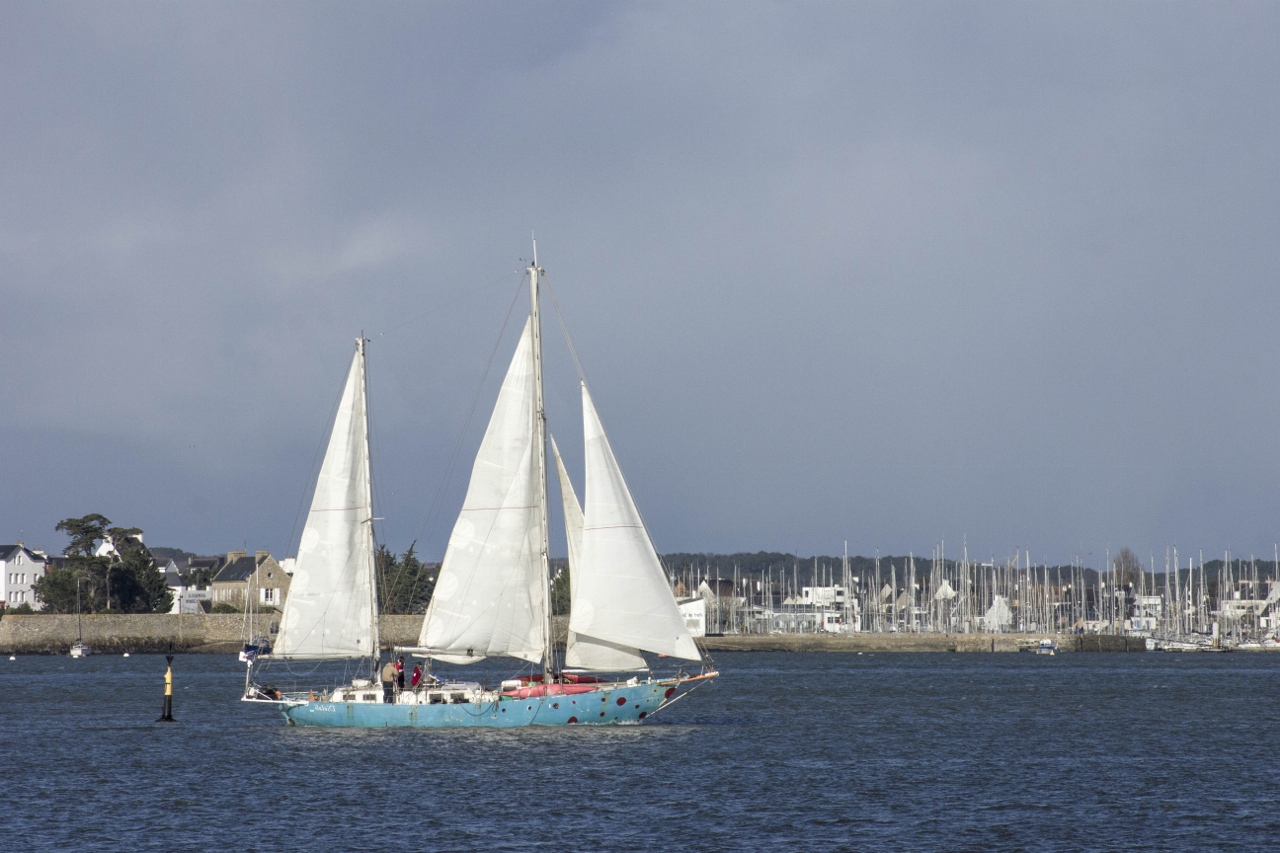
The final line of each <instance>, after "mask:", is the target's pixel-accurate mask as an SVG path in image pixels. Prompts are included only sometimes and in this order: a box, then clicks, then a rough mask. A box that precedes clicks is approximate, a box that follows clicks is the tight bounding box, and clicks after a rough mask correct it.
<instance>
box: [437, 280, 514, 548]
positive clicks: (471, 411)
mask: <svg viewBox="0 0 1280 853" xmlns="http://www.w3.org/2000/svg"><path fill="white" fill-rule="evenodd" d="M523 288H524V278H523V277H521V279H520V284H519V285H518V286H517V287H516V292H515V295H513V296H512V297H511V305H509V306H508V307H507V316H506V317H504V318H503V320H502V328H501V329H499V330H498V337H497V340H495V341H494V342H493V350H492V351H491V352H490V353H489V361H488V362H487V363H486V364H485V366H484V374H483V375H482V376H481V377H480V381H479V382H478V383H476V391H475V394H474V395H473V396H472V398H471V405H470V407H469V408H468V409H467V416H466V418H465V419H464V420H463V423H462V428H461V429H459V430H458V437H457V438H456V439H455V440H454V442H453V450H452V452H451V453H450V455H449V462H448V464H447V465H446V466H445V474H444V478H443V480H441V483H440V485H439V487H437V489H436V494H435V497H434V498H433V499H432V502H431V505H430V507H429V509H428V510H427V514H426V517H425V518H423V519H422V526H421V527H419V528H418V535H417V536H415V537H414V541H415V542H416V541H418V540H420V539H421V538H422V533H423V531H425V530H426V529H427V525H428V524H429V523H430V522H431V520H432V518H433V517H435V515H436V512H437V510H438V509H439V508H440V504H441V503H442V502H443V501H444V493H445V491H446V490H447V489H448V487H449V483H450V482H451V481H452V479H453V471H454V467H455V466H456V465H457V462H458V456H459V454H460V453H461V451H462V442H463V441H464V440H465V439H466V437H467V428H468V427H470V426H471V419H472V417H474V416H475V412H476V406H477V405H478V404H479V402H480V394H481V392H482V391H483V390H484V383H485V380H486V379H488V378H489V371H490V370H491V369H493V360H494V359H495V358H496V357H497V355H498V348H499V347H501V346H502V336H503V334H505V333H506V331H507V324H508V323H510V322H511V312H513V311H514V310H515V307H516V301H517V300H518V299H519V298H520V292H521V290H522V289H523Z"/></svg>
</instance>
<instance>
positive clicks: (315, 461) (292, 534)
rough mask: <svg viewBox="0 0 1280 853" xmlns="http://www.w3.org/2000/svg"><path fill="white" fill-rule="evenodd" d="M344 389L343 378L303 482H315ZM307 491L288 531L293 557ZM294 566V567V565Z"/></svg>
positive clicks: (304, 490) (348, 370) (303, 493)
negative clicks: (291, 527) (321, 456)
mask: <svg viewBox="0 0 1280 853" xmlns="http://www.w3.org/2000/svg"><path fill="white" fill-rule="evenodd" d="M347 372H348V373H350V372H351V367H350V366H349V365H348V367H347ZM346 390H347V383H346V381H345V380H344V381H343V383H342V387H341V388H339V389H338V396H337V398H336V399H335V400H334V401H333V408H332V409H331V410H330V411H329V419H328V421H327V422H326V423H325V431H324V432H323V433H322V434H321V436H320V444H319V446H317V447H316V455H315V456H314V457H313V458H312V460H311V472H310V473H309V474H308V475H307V479H306V481H305V482H307V483H315V481H316V476H317V475H318V474H319V464H320V454H321V452H322V451H324V450H325V449H327V448H328V446H329V442H328V441H327V440H326V439H327V438H328V436H329V434H330V433H332V432H333V424H334V421H336V420H337V418H338V406H340V405H342V395H343V394H344V393H346ZM309 492H310V493H314V492H315V487H314V486H313V487H312V488H311V489H309V490H308V489H306V488H305V487H304V488H303V491H302V497H300V498H299V499H298V511H297V513H295V514H294V516H293V529H291V530H290V531H289V542H288V545H289V546H290V548H291V549H292V550H293V553H294V556H295V557H296V556H297V554H298V546H299V545H300V544H301V543H300V542H299V541H298V538H297V537H298V522H299V521H300V520H301V519H302V507H303V506H304V505H305V504H306V502H307V495H308V493H309ZM308 515H309V513H308ZM285 556H286V557H287V556H288V554H287V552H286V554H285ZM295 568H296V567H295Z"/></svg>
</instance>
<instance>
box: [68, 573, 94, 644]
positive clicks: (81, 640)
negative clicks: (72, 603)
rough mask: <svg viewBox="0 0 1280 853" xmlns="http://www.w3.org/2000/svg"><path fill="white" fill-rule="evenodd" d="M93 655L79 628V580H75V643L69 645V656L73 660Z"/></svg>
mask: <svg viewBox="0 0 1280 853" xmlns="http://www.w3.org/2000/svg"><path fill="white" fill-rule="evenodd" d="M91 654H93V649H91V648H89V644H88V643H86V642H85V641H84V631H82V630H81V628H80V578H76V641H75V642H74V643H72V644H71V651H70V655H71V656H72V657H73V658H85V657H88V656H89V655H91Z"/></svg>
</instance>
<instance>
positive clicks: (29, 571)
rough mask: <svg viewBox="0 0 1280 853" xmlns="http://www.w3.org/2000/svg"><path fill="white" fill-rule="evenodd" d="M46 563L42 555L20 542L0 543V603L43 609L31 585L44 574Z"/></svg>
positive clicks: (7, 605) (6, 605)
mask: <svg viewBox="0 0 1280 853" xmlns="http://www.w3.org/2000/svg"><path fill="white" fill-rule="evenodd" d="M46 563H47V561H46V560H45V558H44V556H43V555H41V554H37V553H36V552H35V551H32V550H31V549H30V548H28V547H27V546H25V545H23V544H22V543H21V542H19V543H18V544H16V545H0V603H3V604H4V606H5V607H20V606H22V605H23V604H29V605H31V606H32V607H33V608H34V609H36V610H42V609H44V603H43V602H41V601H38V600H37V599H36V594H35V591H34V590H33V589H32V587H33V586H34V585H35V582H36V580H37V579H39V578H41V577H43V576H44V572H45V565H46Z"/></svg>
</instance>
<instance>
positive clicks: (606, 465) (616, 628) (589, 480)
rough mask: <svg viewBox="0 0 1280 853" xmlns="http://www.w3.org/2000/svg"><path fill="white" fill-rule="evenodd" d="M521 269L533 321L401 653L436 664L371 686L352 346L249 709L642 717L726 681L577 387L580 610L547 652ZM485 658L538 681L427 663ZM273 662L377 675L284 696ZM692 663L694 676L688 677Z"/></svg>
mask: <svg viewBox="0 0 1280 853" xmlns="http://www.w3.org/2000/svg"><path fill="white" fill-rule="evenodd" d="M526 273H527V275H528V279H529V290H530V314H529V319H528V321H527V322H526V323H525V325H524V330H523V332H522V333H521V336H520V341H519V343H518V344H517V346H516V351H515V354H514V356H513V357H512V360H511V364H510V367H509V368H508V370H507V374H506V377H505V379H504V381H503V383H502V388H501V390H500V391H499V394H498V399H497V402H496V404H495V406H494V409H493V414H492V416H491V418H490V420H489V425H488V428H487V430H486V431H485V435H484V439H483V440H482V441H481V444H480V449H479V451H478V453H477V455H476V460H475V463H474V467H473V468H472V473H471V481H470V484H469V486H468V489H467V495H466V498H465V500H464V501H463V505H462V509H461V511H460V512H459V514H458V518H457V521H456V522H455V524H454V527H453V533H452V535H451V536H450V538H449V543H448V547H447V549H446V551H445V555H444V560H443V562H442V563H441V567H440V573H439V576H438V578H437V581H436V586H435V590H434V594H433V595H432V598H431V601H430V603H429V605H428V607H427V613H426V616H425V617H424V619H423V623H422V630H421V633H420V635H419V638H418V645H416V646H412V647H405V648H398V649H395V650H394V651H395V652H397V653H400V654H411V655H415V656H417V657H420V658H423V659H425V660H426V661H427V667H426V672H425V674H424V676H423V678H422V680H421V683H419V684H418V685H416V686H411V687H410V688H407V689H404V688H397V687H395V686H383V685H379V684H378V678H377V673H378V669H379V663H380V660H379V658H380V654H379V650H380V641H379V637H378V607H377V600H378V597H377V592H376V573H375V571H374V565H375V563H374V553H375V544H374V530H373V523H372V522H373V521H374V520H375V519H374V513H373V496H372V488H371V481H370V471H369V438H368V426H367V425H368V414H367V411H366V405H367V404H366V394H365V387H366V380H365V344H366V343H367V342H366V341H365V340H364V338H360V339H357V341H356V351H355V356H354V357H353V359H352V362H351V366H350V368H349V370H348V372H347V380H346V384H345V386H344V390H343V393H342V397H341V399H340V401H339V403H338V409H337V413H336V415H335V418H334V424H333V430H332V432H331V434H330V439H329V445H328V448H327V450H326V452H325V457H324V461H323V462H322V463H321V467H320V473H319V476H318V477H317V481H316V487H315V493H314V497H313V499H312V504H311V510H310V513H309V514H308V516H307V521H306V524H305V526H304V528H303V532H302V538H301V540H300V542H299V545H298V556H297V562H296V564H295V568H294V573H293V580H292V583H291V586H290V591H289V597H288V598H287V599H286V600H285V603H284V613H283V615H282V617H281V620H280V630H279V633H278V634H277V635H276V641H275V648H274V649H273V650H272V651H271V654H270V655H265V654H262V653H260V652H255V653H252V654H243V655H242V659H245V658H248V659H247V661H246V662H247V663H248V669H247V671H246V675H245V691H244V695H243V697H242V701H245V702H262V703H267V704H271V705H273V706H275V707H276V708H277V709H278V710H279V711H280V712H281V713H282V714H283V715H284V718H285V720H286V721H287V722H288V723H289V724H290V725H300V726H326V727H354V728H386V727H424V728H442V727H455V726H478V727H491V728H509V727H516V726H527V725H574V724H615V723H636V722H639V721H641V720H645V719H647V718H648V717H650V716H652V715H653V714H654V713H655V712H657V711H660V710H662V709H663V708H665V707H666V706H668V705H670V704H671V703H672V702H674V701H677V700H678V699H680V698H682V697H683V696H685V695H687V693H688V691H690V690H692V689H694V688H695V687H697V686H700V685H701V684H703V683H706V682H707V681H709V680H710V679H713V678H715V677H716V676H717V675H718V673H717V672H716V671H715V670H714V669H712V668H711V667H710V666H709V665H708V662H707V661H705V660H704V658H703V656H702V653H701V651H700V650H699V649H698V647H697V645H696V644H695V642H694V640H693V637H692V636H690V634H689V630H688V628H687V626H686V624H685V620H684V619H683V617H682V616H681V614H680V610H679V606H678V605H677V603H676V600H675V596H674V594H673V593H672V590H671V586H670V584H669V582H668V579H667V576H666V572H665V571H664V569H663V568H662V563H661V561H660V560H659V558H658V555H657V552H656V550H655V549H654V547H653V543H652V541H651V540H650V538H649V534H648V532H647V530H646V529H645V526H644V522H643V521H642V519H641V517H640V513H639V510H638V509H637V508H636V505H635V501H634V500H633V498H632V496H631V492H630V490H629V489H628V487H627V485H626V482H625V481H624V479H623V477H622V472H621V470H620V469H619V467H618V462H617V460H616V458H615V457H614V454H613V450H612V448H611V447H610V445H609V440H608V438H607V437H606V436H605V433H604V428H603V426H602V424H601V420H600V417H599V415H598V414H597V412H596V408H595V404H594V402H593V401H592V398H591V395H590V394H589V393H588V391H587V386H586V382H585V380H584V381H582V383H581V392H582V414H583V430H584V437H585V442H584V448H585V469H586V495H585V496H586V502H585V507H584V506H582V505H580V504H579V503H578V499H577V496H576V494H575V493H574V491H573V486H572V485H571V483H570V481H569V477H568V475H567V474H566V472H565V467H564V464H563V461H562V460H561V458H560V453H559V449H558V448H556V446H555V441H554V439H552V440H551V447H552V450H553V452H554V454H555V458H556V465H557V472H558V474H559V485H560V496H561V501H562V503H563V507H564V516H565V533H566V539H567V542H568V550H569V579H570V595H569V598H570V605H571V614H570V618H569V625H568V639H567V643H566V646H565V650H564V654H563V658H561V656H560V654H559V652H558V649H557V648H556V646H555V643H554V640H553V635H552V630H551V573H550V561H549V557H548V544H547V543H548V529H547V516H548V512H547V508H548V507H547V503H548V502H547V482H548V476H547V467H548V466H547V452H546V446H547V442H548V438H549V436H548V434H547V429H546V417H545V413H544V409H543V395H542V335H541V329H540V322H539V280H540V278H541V277H542V275H543V270H542V269H541V268H540V267H538V265H537V261H536V259H535V261H534V262H533V263H532V264H531V265H530V266H529V267H528V268H527V269H526ZM574 361H575V362H576V361H577V359H576V355H575V358H574ZM246 652H248V649H246ZM645 653H648V654H649V655H651V656H652V658H653V659H654V660H657V659H658V658H659V657H661V656H664V655H665V656H666V657H667V658H668V659H674V661H675V666H674V671H672V672H670V674H667V675H660V674H657V673H655V671H654V669H653V666H652V665H651V663H650V661H649V660H648V659H646V658H645V656H644V655H645ZM486 658H511V659H514V660H515V661H517V662H518V666H519V668H520V669H522V670H526V671H527V670H530V669H533V668H539V669H541V672H536V671H533V672H529V673H528V674H524V675H520V676H518V677H511V678H507V679H506V680H503V681H501V683H500V684H499V685H498V686H497V687H487V686H485V685H483V684H481V683H480V682H479V681H473V680H453V681H451V680H442V679H441V678H439V677H438V676H437V675H435V674H432V673H431V671H430V668H431V664H432V662H440V663H444V664H449V665H467V664H474V663H477V662H479V661H482V660H485V659H486ZM274 660H311V661H315V660H347V661H364V663H363V664H360V666H361V667H362V668H363V667H364V666H369V667H370V668H369V669H365V672H368V673H369V677H361V678H354V679H352V680H351V681H350V682H349V683H347V684H342V685H340V686H337V687H333V688H330V689H322V690H312V689H309V690H305V691H298V690H294V691H283V690H280V689H278V688H277V687H275V686H272V685H268V684H266V683H264V682H265V678H264V677H263V676H264V674H265V673H266V671H267V669H268V668H269V666H270V664H271V662H272V661H274ZM682 661H684V662H687V661H693V662H696V663H697V664H699V665H700V667H699V669H698V671H696V672H688V671H686V667H688V664H687V663H680V662H682ZM531 665H532V666H531ZM589 673H610V674H611V675H608V676H597V675H591V674H589Z"/></svg>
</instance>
